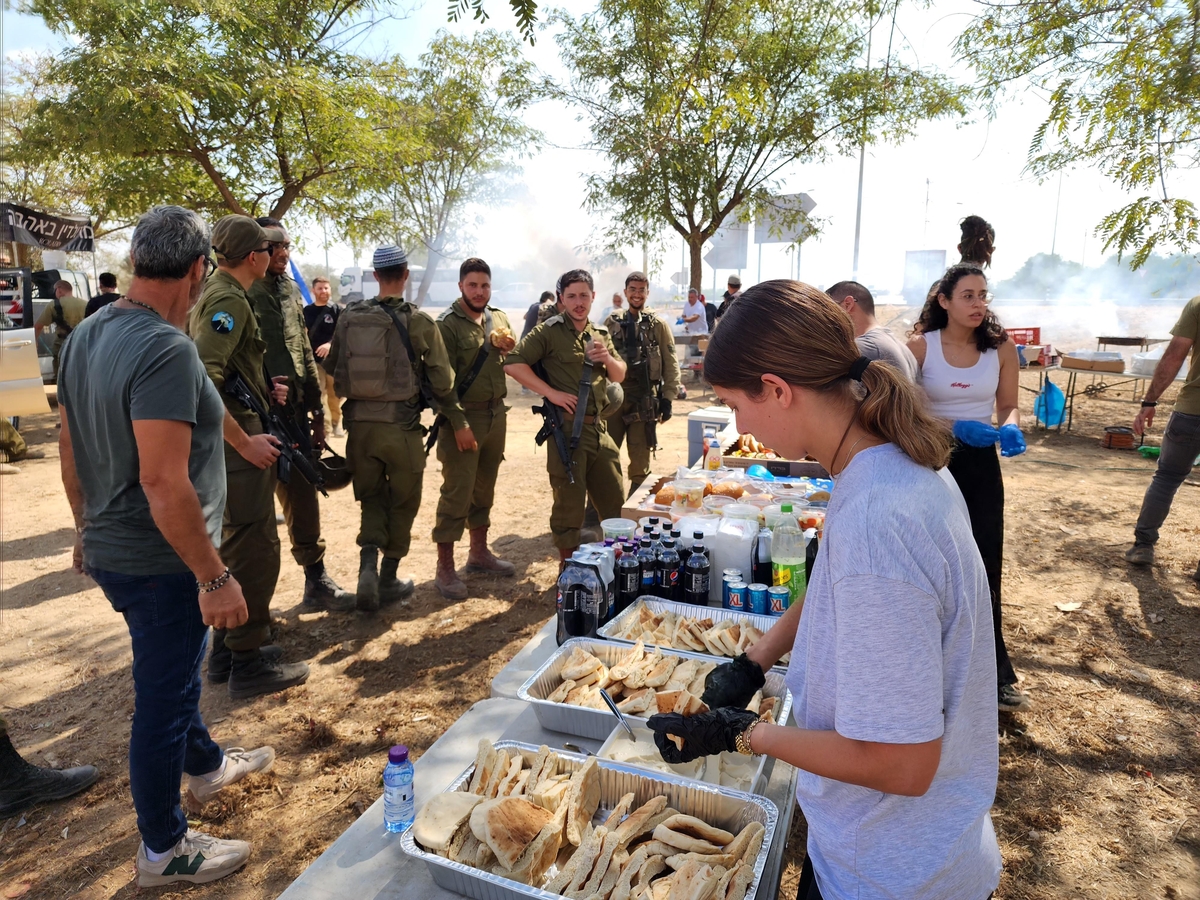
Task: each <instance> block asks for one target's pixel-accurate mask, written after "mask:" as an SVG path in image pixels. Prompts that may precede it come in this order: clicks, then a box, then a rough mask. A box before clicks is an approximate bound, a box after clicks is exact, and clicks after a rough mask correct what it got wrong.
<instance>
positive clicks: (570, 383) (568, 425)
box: [504, 269, 625, 560]
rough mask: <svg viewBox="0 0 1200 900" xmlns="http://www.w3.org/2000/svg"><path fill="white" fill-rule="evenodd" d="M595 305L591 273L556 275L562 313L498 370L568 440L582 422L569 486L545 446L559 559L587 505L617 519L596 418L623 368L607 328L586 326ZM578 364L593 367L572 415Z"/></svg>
mask: <svg viewBox="0 0 1200 900" xmlns="http://www.w3.org/2000/svg"><path fill="white" fill-rule="evenodd" d="M595 299H596V292H595V290H594V289H593V286H592V276H591V275H590V274H588V273H587V272H585V271H584V270H582V269H575V270H573V271H571V272H568V273H566V274H565V275H563V276H562V278H560V279H559V283H558V302H559V306H560V307H561V308H562V310H563V312H562V314H561V315H558V316H553V317H551V318H550V319H548V320H546V322H544V323H543V324H541V325H539V326H538V327H537V328H535V329H534V330H533V331H531V332H530V333H529V334H528V335H526V337H525V338H524V339H523V340H522V341H521V342H520V343H519V344H518V345H517V348H516V350H514V351H513V352H512V353H510V354H509V356H508V358H507V359H506V360H505V363H504V371H505V372H507V373H508V374H509V375H511V376H512V377H513V378H514V379H516V380H517V381H518V382H520V383H521V384H522V385H524V386H525V387H527V388H529V389H530V390H532V391H534V392H535V393H537V394H540V395H541V396H543V397H545V398H546V399H547V400H548V401H550V402H551V403H553V404H554V405H555V406H558V407H560V408H561V409H562V411H563V416H564V422H563V426H564V429H565V431H566V433H567V435H571V434H572V432H573V429H574V425H575V419H576V416H577V415H581V416H583V417H584V419H583V427H582V431H581V434H580V440H579V442H578V445H577V446H576V447H575V448H574V449H573V451H572V454H571V473H572V474H573V475H574V477H575V482H574V484H572V483H571V482H570V480H569V479H568V477H567V470H566V468H565V467H564V466H563V463H562V460H561V459H560V458H559V455H558V450H557V448H556V447H555V445H554V441H552V440H549V441H547V442H546V448H547V457H546V468H547V470H548V471H549V473H550V487H551V489H552V490H553V491H554V506H553V509H552V510H551V512H550V531H551V532H552V533H553V535H554V546H556V547H558V551H559V556H560V557H561V558H562V559H564V560H565V559H567V558H568V557H569V556H570V555H571V554H572V553H573V552H574V551H575V548H576V547H578V546H579V531H580V527H581V526H582V525H583V516H584V507H585V505H586V502H587V498H588V497H591V500H592V503H594V504H595V506H596V509H597V510H598V511H599V513H600V517H601V518H602V519H607V518H612V517H614V516H618V515H620V512H621V500H622V498H623V497H624V496H625V492H624V488H623V487H622V483H621V455H620V451H619V450H617V445H616V444H614V443H613V440H612V438H611V437H609V436H608V428H607V426H606V425H605V422H604V419H603V418H602V417H601V416H600V411H601V410H602V409H604V407H605V405H606V402H607V401H606V396H607V393H608V390H607V389H608V383H609V382H610V381H611V382H613V383H614V384H620V383H621V382H622V381H624V380H625V363H624V362H622V361H621V358H620V356H618V355H617V351H616V348H615V347H613V343H612V339H611V338H610V337H609V334H608V329H606V328H604V327H603V326H601V325H594V324H592V323H591V322H590V321H589V320H588V315H589V314H590V313H591V311H592V301H594V300H595ZM585 358H586V359H587V360H588V361H590V362H591V363H592V366H593V368H592V377H591V389H590V390H589V392H588V397H587V408H586V409H577V408H576V407H577V405H578V401H579V386H580V385H579V382H580V380H581V378H582V377H583V370H584V360H585ZM537 363H541V364H542V366H543V368H544V369H545V373H546V379H545V380H543V379H542V378H539V377H538V375H537V374H536V373H535V372H534V371H533V366H534V365H535V364H537Z"/></svg>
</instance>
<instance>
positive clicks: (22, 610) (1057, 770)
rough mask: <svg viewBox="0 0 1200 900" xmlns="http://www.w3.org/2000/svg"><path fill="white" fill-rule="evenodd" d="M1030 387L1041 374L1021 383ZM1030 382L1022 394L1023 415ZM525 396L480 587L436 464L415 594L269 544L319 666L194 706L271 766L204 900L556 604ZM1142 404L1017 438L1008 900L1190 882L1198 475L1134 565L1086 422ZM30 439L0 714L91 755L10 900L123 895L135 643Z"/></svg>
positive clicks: (33, 834)
mask: <svg viewBox="0 0 1200 900" xmlns="http://www.w3.org/2000/svg"><path fill="white" fill-rule="evenodd" d="M1023 381H1024V384H1025V385H1027V386H1030V387H1032V386H1034V385H1035V384H1036V375H1035V374H1034V373H1032V372H1030V373H1026V374H1025V375H1024V378H1023ZM1059 381H1060V383H1061V382H1062V381H1063V378H1062V376H1059ZM693 396H694V397H695V394H694V395H693ZM1032 398H1033V394H1032V393H1031V392H1023V393H1022V403H1023V405H1024V407H1025V410H1026V412H1027V413H1028V411H1029V410H1030V408H1031V405H1032ZM529 399H530V398H529V397H523V396H522V395H521V394H520V392H519V390H516V391H514V396H513V397H512V405H513V407H514V409H513V411H512V413H511V414H510V420H509V422H510V424H509V431H510V438H509V445H508V447H509V449H508V453H507V457H508V459H507V461H506V463H505V466H504V467H503V469H502V470H501V476H500V490H499V495H500V497H501V498H502V500H501V502H500V504H499V508H498V509H497V510H496V515H495V518H496V521H497V526H496V527H495V528H494V529H493V532H492V536H493V541H494V544H495V547H496V549H497V551H498V552H500V553H502V554H503V555H504V556H506V557H507V558H509V559H511V560H513V561H514V562H515V563H516V564H517V570H518V574H517V577H516V578H515V579H507V580H494V579H486V578H480V577H470V578H469V579H468V582H469V584H470V586H471V588H472V593H473V597H472V598H471V599H469V600H467V601H464V602H462V603H459V604H447V603H446V602H445V601H443V600H441V598H440V597H439V596H438V595H437V594H436V592H435V591H434V589H433V584H432V577H433V570H434V562H435V548H434V547H433V545H432V544H431V543H430V542H429V540H428V538H427V535H428V534H429V530H430V528H431V527H432V520H433V510H434V507H435V504H436V494H437V490H438V486H439V484H440V473H439V470H438V466H437V463H436V461H434V462H432V463H431V465H430V467H429V469H428V470H427V471H426V474H425V503H424V505H423V508H422V512H421V515H420V516H419V518H418V519H417V525H416V533H417V534H418V535H421V536H422V537H421V538H420V539H418V541H417V542H415V544H414V550H413V553H412V555H411V557H410V558H409V559H407V560H406V561H405V563H404V564H403V566H402V571H409V572H411V573H413V575H414V576H415V578H416V581H417V591H416V594H415V596H414V597H413V598H412V600H411V602H409V603H408V604H406V605H404V606H401V607H399V608H393V609H389V610H386V611H384V612H383V613H381V614H378V615H374V616H367V615H362V614H356V615H350V616H339V615H328V614H324V613H318V614H311V613H303V612H301V608H300V607H299V605H298V604H299V599H300V593H301V587H302V573H301V571H300V570H299V568H298V567H296V566H295V565H292V564H290V557H287V556H286V554H285V560H284V566H283V574H282V576H281V579H280V584H279V589H278V593H277V598H276V602H275V611H276V614H277V616H278V618H279V621H280V624H281V635H280V642H281V643H282V644H283V646H284V647H285V648H286V649H287V651H288V653H289V655H290V656H291V657H292V658H302V659H305V660H307V661H308V663H309V664H310V666H312V670H313V674H312V677H311V678H310V680H309V682H308V684H307V685H305V686H304V687H301V688H298V689H294V690H291V691H288V692H286V693H284V694H281V695H276V696H271V697H262V698H257V699H255V700H252V701H249V702H244V703H233V702H231V701H230V700H229V699H228V696H227V695H226V694H225V692H224V691H223V690H214V689H211V688H208V687H206V689H205V692H204V696H203V700H202V708H203V711H204V714H205V717H206V720H207V721H208V723H209V725H210V727H211V729H212V732H213V735H214V737H215V738H216V739H217V740H218V741H219V742H221V743H222V744H224V745H227V746H228V745H243V746H247V747H252V746H258V745H261V744H265V743H269V744H272V745H273V746H274V747H275V748H276V750H277V751H278V754H279V755H278V761H277V763H276V766H275V769H274V771H273V772H272V773H271V774H269V775H266V776H261V777H254V778H251V779H248V780H247V781H246V782H243V783H242V784H239V785H236V786H234V787H232V788H230V789H228V790H227V791H225V792H223V794H222V795H221V796H220V797H219V798H217V799H215V800H214V801H213V802H211V803H210V804H209V805H208V806H207V807H206V808H205V810H204V812H203V815H202V816H201V817H200V818H199V819H198V820H197V824H198V825H199V826H201V827H203V828H204V829H205V830H208V831H210V832H212V833H215V834H218V835H222V836H236V837H241V838H246V839H249V840H251V841H252V842H253V843H254V847H255V856H254V857H253V858H252V860H251V863H250V864H249V865H248V866H247V867H246V868H245V869H244V870H243V871H242V872H241V873H239V874H237V875H235V876H233V877H231V878H228V879H226V880H224V881H222V882H219V883H217V884H214V885H211V886H209V887H207V888H206V889H204V893H205V895H206V896H211V897H221V898H224V897H229V898H235V897H236V898H255V900H258V898H272V897H275V896H277V895H278V894H279V893H280V892H281V891H282V890H283V889H284V888H285V887H286V886H287V885H288V884H289V883H290V882H291V881H292V880H293V879H294V878H295V877H296V876H297V875H299V874H300V872H302V871H303V870H304V868H305V867H306V866H307V865H308V864H309V863H310V862H312V860H313V859H315V858H316V857H317V856H318V855H319V854H320V853H321V852H322V851H323V850H324V849H325V848H326V847H327V846H328V845H329V844H330V843H331V842H332V841H333V840H334V839H335V838H336V837H337V836H338V835H339V834H340V833H341V832H342V831H343V830H345V828H346V827H347V826H348V825H349V824H350V823H351V822H352V821H353V820H354V818H355V817H356V816H358V815H359V814H360V813H361V812H362V810H363V809H365V808H366V806H367V805H369V804H370V803H371V802H372V801H373V800H374V799H375V797H376V796H377V795H378V794H379V792H380V772H381V770H382V766H383V762H384V756H383V751H384V750H385V748H386V747H387V746H388V745H389V744H391V743H393V742H397V741H402V742H405V743H407V744H409V746H410V747H412V748H413V751H414V755H417V756H419V755H420V753H421V752H422V751H424V750H425V749H426V748H427V747H428V746H429V745H430V744H432V743H433V741H434V740H436V739H437V737H438V736H439V735H440V734H441V733H442V732H443V731H444V730H445V729H446V728H447V727H448V726H449V725H450V724H451V723H452V722H453V721H454V720H455V718H456V717H457V716H459V715H460V714H461V713H462V712H463V711H464V710H465V709H466V708H467V707H468V706H469V705H470V704H471V703H473V702H474V701H476V700H479V699H482V698H484V697H486V696H487V695H488V686H489V682H490V680H491V679H492V677H493V676H494V675H495V674H496V673H497V672H498V671H499V670H500V669H501V668H502V667H503V666H504V665H505V663H506V662H507V661H508V660H509V659H511V658H512V656H513V655H514V654H515V653H516V652H517V651H518V650H519V649H520V647H521V646H522V645H523V643H524V642H525V641H526V640H527V639H528V637H529V636H530V635H532V634H533V632H534V631H536V629H537V628H538V627H539V626H540V624H541V623H542V622H543V621H545V619H546V618H547V616H549V615H550V614H551V612H552V606H553V602H552V595H551V593H550V590H551V586H552V584H553V580H554V577H555V574H556V565H555V563H554V562H553V561H552V559H551V557H552V556H553V549H552V547H551V545H550V540H549V534H548V528H547V524H546V522H547V515H548V507H549V488H548V485H547V481H546V477H545V474H544V472H545V469H544V465H545V464H544V456H543V451H541V450H535V448H534V445H533V440H532V437H533V433H534V431H535V418H534V416H532V415H530V413H529V411H528V408H529V406H530V403H529ZM701 405H707V401H705V400H703V399H701V398H696V399H695V400H693V401H688V402H685V403H680V404H677V406H676V411H677V416H676V418H675V419H674V420H673V421H672V422H670V423H668V424H667V425H666V426H664V427H663V428H662V429H661V430H660V436H661V439H662V440H663V442H664V444H665V445H666V446H667V447H668V448H669V449H668V450H666V451H664V452H662V453H660V454H659V457H658V461H657V464H656V471H671V470H673V469H674V467H675V466H676V465H678V464H680V463H682V462H683V461H684V459H683V458H684V456H685V454H686V449H687V439H686V413H687V412H688V411H690V410H691V409H694V408H697V407H698V406H701ZM1167 411H1168V410H1166V409H1162V410H1161V412H1160V416H1161V422H1162V423H1165V419H1166V413H1167ZM1133 412H1134V406H1133V404H1132V403H1131V402H1130V395H1129V394H1128V392H1125V393H1119V392H1116V393H1114V392H1112V391H1109V392H1106V394H1105V395H1103V396H1102V397H1099V398H1094V399H1093V398H1089V399H1081V400H1080V401H1079V403H1078V404H1077V407H1076V426H1075V429H1074V430H1073V431H1072V432H1071V433H1070V434H1067V433H1065V432H1064V433H1062V434H1056V433H1050V434H1045V433H1043V432H1040V431H1039V432H1036V433H1032V432H1031V433H1030V434H1028V441H1029V452H1028V453H1027V454H1026V455H1025V456H1024V457H1021V458H1018V459H1014V460H1006V461H1005V462H1004V473H1005V480H1006V486H1007V498H1008V501H1007V505H1008V510H1007V512H1008V515H1007V526H1008V535H1007V551H1008V552H1007V566H1006V576H1005V607H1006V622H1005V625H1006V634H1007V638H1008V643H1009V647H1010V649H1011V652H1012V655H1013V658H1014V662H1015V664H1016V666H1017V668H1018V670H1019V672H1020V673H1021V674H1022V676H1023V682H1022V687H1023V688H1024V689H1025V690H1028V691H1029V692H1030V693H1031V695H1032V696H1033V698H1034V701H1035V703H1036V706H1035V709H1034V710H1033V711H1032V712H1030V713H1026V714H1021V715H1014V716H1002V717H1001V730H1000V737H999V739H1000V751H1001V757H1000V758H1001V766H1000V784H999V789H998V792H997V797H996V805H995V808H994V810H993V818H994V821H995V824H996V829H997V832H998V835H999V838H1000V844H1001V847H1002V850H1003V853H1004V860H1005V869H1004V876H1003V880H1002V882H1001V886H1000V890H999V891H998V892H997V894H996V896H997V897H998V898H1004V900H1011V898H1069V897H1080V896H1086V897H1100V898H1106V897H1122V898H1129V897H1138V898H1151V897H1153V898H1159V897H1165V898H1200V786H1198V785H1197V772H1198V771H1200V684H1198V682H1200V652H1198V651H1200V589H1198V588H1197V585H1196V583H1195V582H1193V581H1192V579H1191V575H1192V573H1193V571H1194V570H1195V567H1196V561H1197V553H1198V550H1200V540H1198V535H1200V493H1198V492H1197V487H1198V486H1200V481H1190V482H1189V483H1188V484H1185V485H1184V487H1183V488H1181V490H1180V493H1179V496H1178V498H1177V500H1176V503H1175V508H1174V510H1173V513H1172V516H1171V518H1170V519H1169V520H1168V523H1167V526H1166V528H1165V529H1164V533H1163V538H1162V541H1161V543H1160V545H1159V564H1158V565H1157V566H1155V567H1154V568H1153V569H1149V570H1143V571H1134V570H1130V569H1129V568H1128V567H1127V566H1126V565H1125V563H1124V562H1123V560H1122V558H1121V553H1122V551H1123V550H1124V548H1125V547H1126V546H1127V545H1128V543H1129V542H1130V539H1131V535H1132V526H1133V523H1134V520H1135V519H1136V516H1137V510H1138V507H1139V505H1140V502H1141V497H1142V493H1143V491H1144V490H1145V486H1146V484H1147V482H1148V480H1149V476H1150V473H1151V472H1152V469H1153V464H1152V463H1150V462H1146V461H1143V460H1142V459H1141V458H1140V457H1139V456H1137V455H1136V454H1133V453H1129V452H1117V451H1107V450H1103V449H1101V448H1100V446H1099V442H1098V436H1099V434H1100V433H1101V431H1102V428H1103V426H1105V425H1109V424H1117V423H1123V424H1127V423H1128V421H1129V420H1130V419H1131V418H1132V415H1133ZM23 430H24V432H25V435H26V438H27V440H29V442H30V443H31V444H32V445H34V446H36V447H40V448H43V449H45V450H46V451H47V458H46V459H45V460H37V461H29V462H26V463H23V464H22V468H23V471H22V473H21V474H20V475H15V476H7V477H4V478H2V479H0V515H2V517H3V518H2V522H0V528H2V533H3V538H4V544H3V570H2V573H0V578H2V586H3V594H2V595H0V710H2V711H3V714H4V715H5V716H6V717H7V718H8V720H9V722H10V726H11V730H12V735H13V739H14V742H15V743H16V745H17V747H18V748H19V749H20V750H21V751H22V752H23V753H24V754H25V756H26V757H27V758H28V759H30V760H32V761H34V762H37V763H39V764H43V765H55V766H70V765H76V764H81V763H94V764H96V765H98V766H99V767H100V768H101V771H102V773H103V777H102V778H101V780H100V781H99V782H98V783H97V784H96V785H95V786H94V787H93V788H91V790H89V791H88V792H87V793H86V794H84V795H82V796H80V797H78V798H75V799H72V800H68V801H64V802H61V803H57V804H53V805H51V806H47V807H42V808H39V809H36V810H34V811H32V812H30V813H28V814H26V816H24V818H23V820H8V821H7V822H5V823H3V824H2V825H0V897H3V898H15V897H22V896H23V897H30V898H32V897H38V898H41V897H68V896H70V897H80V898H126V897H131V896H133V895H134V894H135V893H138V889H137V887H136V879H135V875H134V867H133V859H134V856H135V853H136V851H137V845H138V836H137V831H136V827H135V821H134V812H133V808H132V804H131V801H130V797H129V784H128V776H127V773H126V743H127V741H128V723H129V719H130V716H131V714H132V709H133V694H132V683H131V679H130V674H129V664H130V652H129V639H128V636H127V633H126V631H125V628H124V625H123V623H122V621H121V619H120V618H119V617H118V616H117V615H116V614H114V613H113V611H112V610H111V608H110V607H109V605H108V603H107V601H106V600H105V599H104V597H103V595H102V594H101V592H100V591H99V589H97V588H96V587H95V585H94V584H92V583H91V582H90V581H89V580H87V579H86V578H82V577H80V576H76V575H75V574H73V573H72V572H71V571H70V549H71V541H72V528H71V518H70V515H69V511H68V507H67V503H66V500H65V498H64V496H63V493H62V488H61V484H60V481H59V476H58V461H57V448H56V443H55V441H56V433H55V431H54V428H53V419H52V418H51V417H50V416H43V417H38V418H35V419H30V420H28V421H27V422H26V423H25V424H24V426H23ZM1157 434H1161V424H1160V429H1159V430H1158V431H1157ZM357 514H358V512H357V507H356V504H355V503H354V502H353V497H352V496H351V494H350V493H349V492H348V491H346V492H342V493H338V494H334V495H333V496H332V497H331V499H330V500H328V501H326V502H325V503H324V508H323V515H324V518H325V534H326V536H327V539H328V542H329V552H328V557H327V559H328V562H329V566H330V569H331V571H332V572H333V574H334V575H335V577H336V578H337V579H338V580H339V581H340V582H341V583H342V584H343V585H347V586H350V585H352V584H353V581H354V574H355V571H356V566H357V556H356V550H355V547H354V535H355V531H356V524H357ZM464 554H465V549H463V550H461V551H460V563H461V558H462V556H463V555H464ZM1068 604H1070V606H1067V605H1068ZM1076 604H1077V606H1075V605H1076ZM1061 606H1067V610H1068V611H1063V610H1062V609H1060V607H1061ZM796 823H797V824H796V826H795V827H794V828H793V831H792V834H791V836H790V842H789V848H788V859H789V865H788V869H787V872H786V873H785V876H784V884H783V887H782V888H781V892H780V896H782V897H787V898H790V897H792V896H794V895H795V883H796V879H797V878H798V874H799V863H800V861H801V860H802V859H803V852H804V850H803V847H804V837H803V835H804V824H803V817H802V816H799V815H797V817H796ZM160 893H161V895H162V896H183V895H185V894H190V893H192V890H191V889H185V890H181V891H178V892H173V891H162V892H160Z"/></svg>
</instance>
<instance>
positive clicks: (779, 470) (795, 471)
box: [721, 447, 829, 478]
mask: <svg viewBox="0 0 1200 900" xmlns="http://www.w3.org/2000/svg"><path fill="white" fill-rule="evenodd" d="M731 449H732V447H726V448H725V455H723V456H722V457H721V462H722V464H724V465H726V466H728V467H729V468H731V469H748V468H750V467H751V466H765V467H766V470H767V471H768V472H770V473H771V474H772V475H774V476H775V477H776V478H779V477H783V478H799V477H801V476H802V475H807V476H808V477H809V478H828V477H829V473H828V472H826V471H825V467H824V466H822V465H821V464H820V463H819V462H816V461H815V460H806V459H755V458H754V457H752V456H729V455H728V453H729V451H730V450H731Z"/></svg>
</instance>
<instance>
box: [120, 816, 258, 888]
mask: <svg viewBox="0 0 1200 900" xmlns="http://www.w3.org/2000/svg"><path fill="white" fill-rule="evenodd" d="M249 858H250V845H249V844H247V843H246V842H245V841H223V840H221V839H220V838H215V837H213V836H212V835H209V834H201V833H200V832H199V831H192V829H190V828H189V829H188V831H187V834H185V835H184V836H183V837H181V838H180V839H179V843H178V844H176V845H175V847H174V848H173V849H172V850H171V852H170V853H169V854H167V855H166V856H164V857H163V858H162V859H160V860H158V861H157V862H151V860H150V858H149V857H147V856H146V845H145V844H141V845H140V846H139V847H138V855H137V870H138V885H139V886H140V887H157V886H158V885H163V884H173V883H175V882H177V881H187V882H190V883H192V884H204V883H205V882H208V881H216V880H217V879H218V878H224V877H225V876H226V875H231V874H233V873H234V872H236V871H237V870H238V869H240V868H241V867H242V866H244V865H245V864H246V860H248V859H249Z"/></svg>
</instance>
